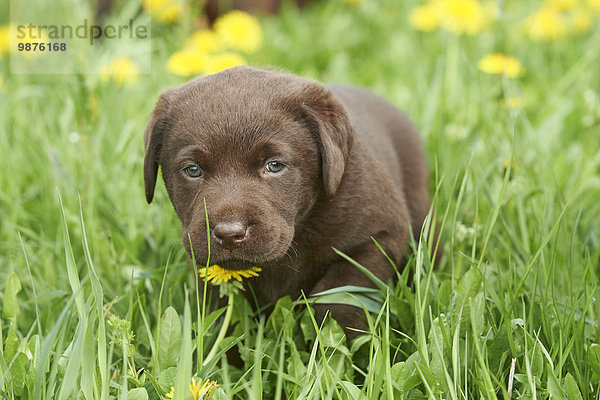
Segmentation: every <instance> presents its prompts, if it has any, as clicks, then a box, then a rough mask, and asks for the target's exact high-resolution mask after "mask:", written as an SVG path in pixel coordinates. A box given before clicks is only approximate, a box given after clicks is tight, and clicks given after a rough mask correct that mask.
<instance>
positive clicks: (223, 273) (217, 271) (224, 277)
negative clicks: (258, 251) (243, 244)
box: [198, 264, 262, 285]
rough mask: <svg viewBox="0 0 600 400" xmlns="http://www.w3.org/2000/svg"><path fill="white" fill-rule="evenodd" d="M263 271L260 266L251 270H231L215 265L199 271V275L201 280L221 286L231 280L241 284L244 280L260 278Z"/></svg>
mask: <svg viewBox="0 0 600 400" xmlns="http://www.w3.org/2000/svg"><path fill="white" fill-rule="evenodd" d="M261 271H262V268H260V267H259V266H254V267H252V268H249V269H241V270H230V269H225V268H223V267H221V266H219V265H217V264H215V265H211V266H210V267H208V268H201V269H200V270H199V271H198V275H200V278H202V279H204V280H206V281H208V282H210V283H212V284H214V285H220V284H221V283H223V282H229V281H230V280H231V279H236V280H238V281H240V282H241V281H242V278H252V277H255V276H258V274H259V273H260V272H261Z"/></svg>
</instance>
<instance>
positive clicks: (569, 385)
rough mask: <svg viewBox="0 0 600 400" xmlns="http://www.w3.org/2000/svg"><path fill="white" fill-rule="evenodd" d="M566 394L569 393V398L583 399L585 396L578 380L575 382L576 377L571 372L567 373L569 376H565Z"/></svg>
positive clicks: (568, 399) (573, 399) (574, 399)
mask: <svg viewBox="0 0 600 400" xmlns="http://www.w3.org/2000/svg"><path fill="white" fill-rule="evenodd" d="M565 394H566V395H567V400H581V399H582V398H583V397H582V396H581V392H580V391H579V387H578V386H577V382H575V378H573V375H571V374H570V373H567V376H565Z"/></svg>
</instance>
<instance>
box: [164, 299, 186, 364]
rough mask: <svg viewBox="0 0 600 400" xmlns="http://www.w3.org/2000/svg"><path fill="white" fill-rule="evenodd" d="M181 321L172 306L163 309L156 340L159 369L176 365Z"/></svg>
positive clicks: (179, 345) (179, 346) (180, 336)
mask: <svg viewBox="0 0 600 400" xmlns="http://www.w3.org/2000/svg"><path fill="white" fill-rule="evenodd" d="M181 338H182V331H181V321H179V315H178V314H177V311H175V309H174V308H173V307H169V308H167V309H166V310H165V312H164V314H163V318H162V321H161V325H160V335H159V342H158V362H159V363H160V367H161V369H165V368H169V367H174V366H176V365H177V357H178V356H179V350H180V349H181Z"/></svg>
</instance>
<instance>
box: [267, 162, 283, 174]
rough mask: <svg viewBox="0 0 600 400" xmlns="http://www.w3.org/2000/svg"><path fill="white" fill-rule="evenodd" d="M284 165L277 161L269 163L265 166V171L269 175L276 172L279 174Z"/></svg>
mask: <svg viewBox="0 0 600 400" xmlns="http://www.w3.org/2000/svg"><path fill="white" fill-rule="evenodd" d="M284 167H285V165H283V164H282V163H280V162H279V161H269V162H268V163H267V165H266V166H265V169H266V170H267V171H269V172H271V173H274V174H276V173H277V172H281V171H282V170H283V168H284Z"/></svg>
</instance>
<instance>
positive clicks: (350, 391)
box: [340, 381, 367, 400]
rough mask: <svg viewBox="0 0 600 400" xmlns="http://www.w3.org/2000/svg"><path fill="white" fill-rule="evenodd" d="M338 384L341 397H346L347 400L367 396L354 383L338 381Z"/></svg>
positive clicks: (356, 399)
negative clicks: (340, 388) (340, 389)
mask: <svg viewBox="0 0 600 400" xmlns="http://www.w3.org/2000/svg"><path fill="white" fill-rule="evenodd" d="M340 386H341V387H342V399H348V400H362V399H365V400H366V399H367V397H366V396H365V395H364V394H363V393H362V392H361V391H360V389H359V388H358V387H356V385H354V384H352V383H350V382H348V381H342V382H341V383H340Z"/></svg>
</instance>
